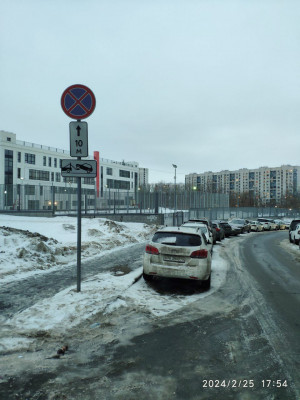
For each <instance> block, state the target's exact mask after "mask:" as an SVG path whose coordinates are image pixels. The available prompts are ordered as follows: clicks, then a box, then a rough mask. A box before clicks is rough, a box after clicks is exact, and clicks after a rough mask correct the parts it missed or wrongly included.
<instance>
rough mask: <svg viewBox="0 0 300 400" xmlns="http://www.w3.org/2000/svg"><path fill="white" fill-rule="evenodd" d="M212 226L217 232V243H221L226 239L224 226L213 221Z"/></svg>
mask: <svg viewBox="0 0 300 400" xmlns="http://www.w3.org/2000/svg"><path fill="white" fill-rule="evenodd" d="M212 226H213V228H215V230H216V232H217V241H219V242H221V241H222V240H223V239H225V232H224V229H223V228H222V226H221V225H220V224H219V223H218V222H217V221H212Z"/></svg>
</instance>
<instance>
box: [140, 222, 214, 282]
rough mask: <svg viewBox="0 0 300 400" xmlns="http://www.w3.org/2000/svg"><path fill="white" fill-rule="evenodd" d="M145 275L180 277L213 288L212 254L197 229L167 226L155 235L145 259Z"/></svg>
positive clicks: (147, 249) (151, 277)
mask: <svg viewBox="0 0 300 400" xmlns="http://www.w3.org/2000/svg"><path fill="white" fill-rule="evenodd" d="M143 276H144V279H145V280H146V281H149V280H152V279H153V277H155V276H157V277H166V278H180V279H187V280H193V281H198V282H201V284H202V286H203V287H204V288H206V289H209V288H210V280H211V254H210V251H209V248H208V246H207V241H206V238H205V235H204V234H203V233H202V232H200V231H198V232H197V231H196V230H195V229H194V228H186V227H183V226H181V227H166V228H162V229H159V230H158V231H156V232H155V234H154V236H153V237H152V239H151V241H150V242H149V243H148V244H147V246H146V249H145V254H144V257H143Z"/></svg>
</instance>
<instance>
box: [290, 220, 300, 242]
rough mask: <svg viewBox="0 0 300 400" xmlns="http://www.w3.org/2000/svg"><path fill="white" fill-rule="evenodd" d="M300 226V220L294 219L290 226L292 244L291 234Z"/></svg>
mask: <svg viewBox="0 0 300 400" xmlns="http://www.w3.org/2000/svg"><path fill="white" fill-rule="evenodd" d="M298 224H300V219H293V220H292V221H291V223H290V226H289V239H290V242H291V243H292V238H291V232H292V231H294V230H295V228H296V226H297V225H298Z"/></svg>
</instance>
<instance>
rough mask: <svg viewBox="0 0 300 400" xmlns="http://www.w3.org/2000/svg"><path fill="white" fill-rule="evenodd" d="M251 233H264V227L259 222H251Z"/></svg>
mask: <svg viewBox="0 0 300 400" xmlns="http://www.w3.org/2000/svg"><path fill="white" fill-rule="evenodd" d="M250 226H251V231H253V232H262V231H263V230H264V227H263V225H262V224H261V223H260V222H259V221H250Z"/></svg>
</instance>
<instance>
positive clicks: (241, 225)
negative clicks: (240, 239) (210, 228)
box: [228, 218, 251, 233]
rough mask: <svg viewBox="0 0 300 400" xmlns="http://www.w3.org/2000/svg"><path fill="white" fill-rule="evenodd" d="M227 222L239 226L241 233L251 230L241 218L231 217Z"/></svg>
mask: <svg viewBox="0 0 300 400" xmlns="http://www.w3.org/2000/svg"><path fill="white" fill-rule="evenodd" d="M228 222H229V224H230V225H234V226H235V227H238V228H240V229H241V233H245V232H248V233H249V232H250V231H251V227H250V224H249V223H248V222H247V221H246V220H245V219H243V218H233V219H231V220H230V221H228Z"/></svg>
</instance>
